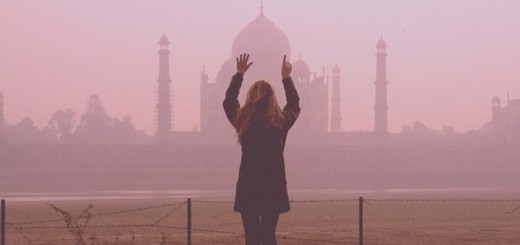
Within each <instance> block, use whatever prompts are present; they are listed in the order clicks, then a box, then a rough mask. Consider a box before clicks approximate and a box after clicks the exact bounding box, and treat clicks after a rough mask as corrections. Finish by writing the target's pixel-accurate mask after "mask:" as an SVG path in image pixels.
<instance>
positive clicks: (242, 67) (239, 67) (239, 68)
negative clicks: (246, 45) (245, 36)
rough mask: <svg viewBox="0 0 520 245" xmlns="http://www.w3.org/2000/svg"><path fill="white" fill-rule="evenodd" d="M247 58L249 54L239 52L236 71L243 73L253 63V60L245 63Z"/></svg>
mask: <svg viewBox="0 0 520 245" xmlns="http://www.w3.org/2000/svg"><path fill="white" fill-rule="evenodd" d="M248 60H249V54H246V53H244V54H241V55H240V57H238V58H237V72H238V73H240V74H242V75H244V73H246V71H247V69H249V67H250V66H251V65H252V64H253V62H251V63H247V61H248Z"/></svg>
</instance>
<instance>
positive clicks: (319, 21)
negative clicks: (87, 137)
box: [0, 0, 520, 134]
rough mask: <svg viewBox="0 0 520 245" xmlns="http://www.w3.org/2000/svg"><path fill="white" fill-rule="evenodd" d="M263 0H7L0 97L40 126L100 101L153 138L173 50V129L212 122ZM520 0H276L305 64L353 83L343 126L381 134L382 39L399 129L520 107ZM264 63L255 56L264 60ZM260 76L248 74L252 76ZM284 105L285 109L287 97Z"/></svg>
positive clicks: (392, 122)
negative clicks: (377, 86) (216, 92)
mask: <svg viewBox="0 0 520 245" xmlns="http://www.w3.org/2000/svg"><path fill="white" fill-rule="evenodd" d="M259 5H260V1H256V0H247V1H243V0H240V1H239V0H234V1H231V0H227V1H224V0H222V1H213V0H204V1H203V0H177V1H122V0H121V1H101V0H95V1H68V0H55V1H15V0H3V1H1V2H0V37H1V38H0V91H1V92H2V93H3V94H4V96H5V99H4V100H5V115H6V119H7V121H8V122H10V123H17V122H19V121H20V120H21V119H22V118H23V117H26V116H30V117H32V118H33V120H34V121H35V122H36V124H37V125H38V126H39V127H43V126H44V125H46V124H47V121H48V120H49V119H50V117H51V115H52V114H53V113H54V112H55V111H57V110H58V109H62V108H67V107H70V108H72V109H73V110H75V111H76V112H77V113H78V116H79V115H80V114H81V113H83V112H84V111H85V106H86V105H85V104H86V100H87V99H88V97H89V95H90V94H92V93H97V94H99V95H100V97H101V98H102V100H103V101H104V104H105V108H106V110H107V112H108V113H109V114H110V115H111V116H112V117H117V118H121V117H122V116H124V115H125V114H130V115H131V116H132V118H133V120H134V123H135V126H136V127H137V128H138V129H143V130H145V131H147V132H148V133H150V134H151V133H153V132H154V131H155V129H154V101H155V98H154V90H155V86H156V79H157V76H158V74H157V72H158V54H157V52H156V51H157V49H158V45H157V42H158V40H159V38H160V37H161V35H162V33H163V31H165V32H166V35H167V36H168V38H169V39H170V41H171V42H172V45H171V47H170V49H171V50H172V55H171V56H170V58H171V74H172V80H173V94H174V97H173V98H174V99H173V104H174V105H173V106H174V123H175V125H174V129H175V130H191V129H192V128H193V127H194V126H197V127H198V126H199V82H200V70H201V68H202V66H203V65H205V66H206V71H207V73H208V74H209V76H210V81H213V80H214V79H215V77H216V74H217V72H218V70H219V69H220V66H221V64H222V62H223V61H224V60H225V59H226V58H227V57H228V56H229V54H230V52H231V44H232V41H233V39H234V37H235V35H236V34H237V33H238V32H239V31H240V30H241V29H242V28H243V27H245V26H246V25H247V23H249V21H251V20H253V19H254V18H255V17H256V16H257V15H258V13H259ZM519 9H520V1H516V0H511V1H506V0H501V1H476V0H475V1H462V0H457V1H453V0H442V1H440V0H437V1H412V0H408V1H404V0H400V1H341V0H328V1H301V0H285V1H272V0H266V1H264V13H265V15H266V16H267V17H268V18H269V19H270V20H272V21H273V22H274V23H275V24H276V25H277V26H278V27H279V28H280V29H282V30H283V31H284V32H285V33H286V35H287V36H288V38H289V40H290V42H291V45H292V54H293V55H292V56H293V59H295V58H297V57H298V55H300V54H301V57H302V59H303V60H305V61H306V62H307V63H308V64H309V66H310V67H311V70H312V71H316V72H318V73H321V67H322V66H324V67H325V69H326V71H328V72H330V70H331V69H332V67H333V66H334V65H335V64H338V65H339V66H340V68H341V76H342V80H341V82H342V91H341V96H342V118H343V121H342V123H343V124H342V126H343V129H344V130H346V131H353V130H372V127H373V114H374V112H373V109H372V107H373V105H374V84H373V82H374V79H375V62H376V60H375V56H374V54H375V47H374V45H375V43H376V42H377V40H378V39H379V36H380V34H382V35H383V37H384V39H385V40H386V41H387V43H388V45H389V47H388V54H389V56H388V80H389V85H388V105H389V107H390V108H389V111H388V112H389V114H388V115H389V130H390V131H391V132H398V131H400V130H401V126H402V125H403V124H411V123H413V122H414V121H415V120H420V121H422V122H423V123H425V124H426V125H427V126H429V127H431V128H434V129H440V128H442V126H443V125H450V126H454V128H455V130H457V131H463V132H464V131H467V130H470V129H478V128H480V127H481V126H482V125H483V124H484V123H485V122H486V121H488V120H489V119H490V106H491V98H492V97H493V96H494V95H498V96H499V97H501V99H502V101H503V104H505V103H504V102H505V100H506V93H507V92H508V91H509V92H510V94H511V98H512V99H513V98H520V69H519V67H520V32H519V30H520V15H519V14H518V10H519ZM251 59H253V61H254V57H251ZM246 79H247V77H246ZM282 103H283V102H282Z"/></svg>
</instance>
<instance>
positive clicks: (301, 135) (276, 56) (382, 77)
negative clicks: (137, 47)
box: [156, 8, 388, 145]
mask: <svg viewBox="0 0 520 245" xmlns="http://www.w3.org/2000/svg"><path fill="white" fill-rule="evenodd" d="M159 44H160V47H161V48H160V50H159V54H160V68H159V79H158V82H159V89H158V102H157V112H156V113H157V135H156V138H157V142H162V143H172V144H188V145H199V144H203V145H204V144H233V143H237V140H236V133H235V131H234V129H233V127H232V126H231V124H230V123H229V122H228V121H227V118H226V116H225V114H224V111H223V109H222V102H223V100H224V96H225V91H226V89H227V87H228V85H229V82H230V80H231V77H232V76H233V75H234V74H235V73H236V61H235V58H236V57H238V56H239V55H240V54H242V53H248V54H250V55H251V61H252V62H254V64H253V66H251V68H250V69H249V70H248V71H247V73H246V75H245V78H244V83H243V85H242V88H241V93H240V97H239V101H240V102H241V104H243V103H244V101H245V96H246V93H247V89H249V87H250V86H251V84H252V83H254V82H256V81H258V80H266V81H268V82H269V83H271V84H272V85H273V87H274V88H275V90H276V96H277V99H278V102H279V103H280V106H281V107H283V106H284V105H285V102H286V101H285V93H284V89H283V85H282V82H281V80H282V77H281V74H280V70H281V65H282V59H283V56H284V55H286V56H287V58H288V60H291V45H290V42H289V39H288V38H287V36H286V35H285V34H284V32H282V31H281V30H280V29H279V28H278V27H277V26H276V25H275V24H274V23H273V22H272V21H270V20H269V19H268V18H267V17H266V16H265V15H264V13H263V10H262V8H261V9H260V14H259V15H258V16H257V17H256V18H255V19H253V20H252V21H251V22H250V23H249V24H248V25H247V26H245V27H244V28H243V29H242V30H241V31H240V32H239V33H238V34H237V36H236V37H235V39H234V41H233V44H232V46H231V53H230V56H229V57H228V58H227V59H226V60H225V61H224V62H223V63H222V65H221V67H220V70H219V71H218V73H217V74H216V77H215V78H214V79H212V81H210V76H209V75H208V74H207V73H206V67H202V70H201V73H200V123H201V124H200V132H177V131H171V128H170V127H169V125H171V121H169V120H170V118H171V114H170V113H171V101H170V100H171V98H170V96H169V95H170V93H171V92H170V77H169V68H168V65H167V64H168V55H169V54H170V52H169V50H168V44H169V41H168V40H167V39H166V37H163V38H161V41H160V42H159ZM376 56H377V66H376V81H375V84H376V95H375V97H376V104H375V106H374V109H375V128H374V130H375V132H363V131H357V132H344V131H343V130H342V127H341V123H342V115H341V76H340V72H341V70H340V68H339V67H338V66H337V65H336V66H334V67H333V68H332V70H331V72H332V76H331V83H332V84H331V86H329V84H330V83H329V76H328V75H326V72H325V68H321V71H320V72H318V73H321V74H316V73H315V72H311V69H310V68H309V65H308V64H307V63H306V62H305V61H304V60H303V59H302V58H301V56H300V57H298V59H297V60H295V61H294V62H293V63H292V65H293V70H292V73H291V77H292V78H293V80H294V82H295V85H296V88H297V90H298V93H299V95H300V106H301V108H302V111H301V113H300V116H299V118H298V120H297V122H296V123H295V124H294V126H293V129H292V131H291V132H292V135H291V137H290V139H289V142H294V143H296V144H329V145H338V144H349V145H370V144H380V143H381V142H383V143H386V137H387V134H388V130H387V109H388V106H387V104H386V84H387V83H388V82H387V80H386V43H385V42H384V40H383V39H381V40H379V42H378V45H377V54H376ZM330 89H331V90H332V91H331V96H329V90H330ZM329 103H330V106H329ZM367 109H368V108H367ZM329 110H330V113H329Z"/></svg>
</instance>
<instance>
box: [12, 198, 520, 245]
mask: <svg viewBox="0 0 520 245" xmlns="http://www.w3.org/2000/svg"><path fill="white" fill-rule="evenodd" d="M392 197H393V198H408V197H409V196H395V195H394V196H392ZM416 197H417V196H413V198H416ZM467 197H468V196H460V195H458V196H420V197H419V198H467ZM471 197H472V198H475V197H477V198H482V199H495V198H515V197H518V195H516V196H512V195H503V194H502V195H477V196H471ZM319 198H321V197H319ZM376 198H384V196H377V197H376ZM302 199H309V198H305V197H302V198H298V200H302ZM227 200H229V199H227ZM178 201H183V200H171V199H169V200H165V199H158V200H111V201H95V202H92V203H93V204H94V212H95V213H102V212H112V211H118V210H125V209H134V208H141V207H146V206H153V205H161V204H167V203H174V202H178ZM88 203H89V202H85V201H67V202H53V204H55V205H57V206H59V207H60V208H62V209H65V210H68V211H70V212H72V213H74V212H79V211H80V210H82V209H84V208H85V207H86V206H87V205H88ZM518 206H520V203H518V202H370V203H369V204H368V203H367V204H365V205H364V211H365V213H364V214H365V219H364V225H365V229H364V236H365V241H366V244H371V243H372V244H374V243H378V244H435V245H436V244H511V245H513V244H519V243H520V242H519V241H520V210H518V211H516V212H513V213H508V212H509V211H512V210H514V209H515V208H516V207H518ZM173 208H175V206H169V207H164V208H156V209H149V210H143V211H138V212H128V213H122V214H114V215H106V216H95V217H94V218H93V219H92V221H91V225H94V226H96V225H97V226H103V225H110V227H97V228H89V229H88V230H87V235H90V234H95V236H96V239H97V240H98V241H99V242H100V243H99V244H107V245H108V244H111V245H112V244H121V245H122V244H125V245H126V244H132V243H131V241H132V240H134V243H133V244H161V241H162V240H163V237H164V238H165V239H166V241H167V243H166V244H168V245H170V244H186V230H184V229H172V228H164V227H113V226H118V225H127V224H132V225H137V224H152V223H154V222H156V221H157V220H159V219H160V218H161V217H163V216H164V215H165V214H167V213H168V212H170V211H171V210H172V209H173ZM192 209H193V228H194V231H193V244H243V242H242V240H243V237H242V236H240V235H234V234H222V233H216V232H207V231H206V230H215V231H224V232H230V233H242V224H241V220H240V216H239V214H237V213H234V212H233V211H232V204H227V203H220V204H214V203H198V202H195V203H193V205H192ZM56 218H60V216H59V215H58V214H56V213H55V212H54V211H53V210H52V209H51V208H50V207H49V206H48V205H46V204H44V203H35V202H25V203H23V202H20V203H9V202H8V206H7V222H9V223H14V222H21V221H28V220H46V219H56ZM158 224H159V225H167V226H172V227H181V228H182V227H186V207H182V208H181V209H179V210H178V211H177V212H174V213H172V214H171V215H170V216H168V217H167V218H165V219H164V220H162V221H161V222H159V223H158ZM63 225H64V222H63V221H58V222H49V223H42V224H31V225H26V226H63ZM22 233H23V235H22ZM277 234H278V237H279V239H278V240H279V243H280V244H287V245H296V244H306V245H307V244H334V243H331V242H324V241H321V242H320V241H312V240H310V239H321V240H328V241H338V242H343V243H344V244H356V243H357V241H358V203H357V202H330V203H293V204H292V210H291V212H289V213H287V214H283V215H282V216H281V218H280V221H279V226H278V233H277ZM24 236H26V237H27V238H29V240H30V241H28V240H27V239H26V238H24ZM87 237H88V236H87ZM282 237H286V238H282ZM287 237H292V238H297V239H287ZM304 239H309V240H304ZM7 240H8V241H9V242H8V243H7V244H9V245H16V244H24V245H25V244H39V245H40V244H41V245H43V244H45V245H51V244H59V245H62V244H63V245H67V244H73V240H72V237H71V235H70V234H69V233H67V231H66V229H63V228H31V229H22V230H21V232H20V230H14V229H8V230H7ZM349 242H350V243H349Z"/></svg>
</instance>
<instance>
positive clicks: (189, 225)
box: [2, 198, 191, 245]
mask: <svg viewBox="0 0 520 245" xmlns="http://www.w3.org/2000/svg"><path fill="white" fill-rule="evenodd" d="M2 245H3V244H2ZM188 245H191V198H188Z"/></svg>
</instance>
